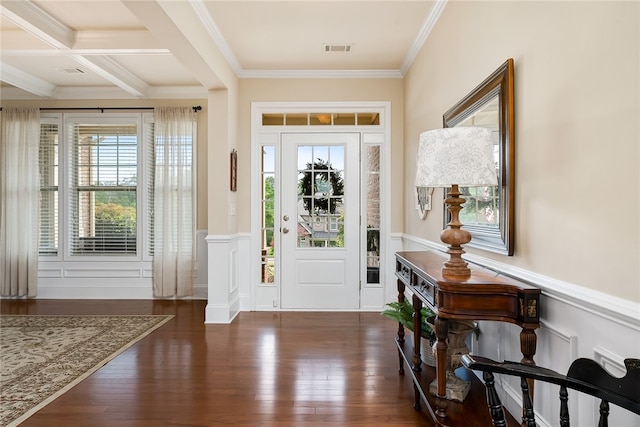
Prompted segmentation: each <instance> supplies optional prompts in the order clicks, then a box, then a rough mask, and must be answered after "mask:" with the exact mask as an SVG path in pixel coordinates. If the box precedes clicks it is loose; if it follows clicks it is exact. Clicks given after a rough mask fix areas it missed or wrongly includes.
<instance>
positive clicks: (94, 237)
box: [68, 123, 138, 255]
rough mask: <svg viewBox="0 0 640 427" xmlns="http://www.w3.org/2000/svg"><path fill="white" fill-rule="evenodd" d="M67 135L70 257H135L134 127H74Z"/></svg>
mask: <svg viewBox="0 0 640 427" xmlns="http://www.w3.org/2000/svg"><path fill="white" fill-rule="evenodd" d="M68 132H69V140H70V144H69V147H70V153H69V162H70V166H71V168H70V170H71V171H70V174H71V175H70V178H69V183H70V188H69V195H68V197H69V207H70V253H71V254H72V255H135V254H136V253H137V222H138V221H137V215H138V206H137V205H138V196H137V191H138V130H137V125H136V124H135V123H134V124H131V123H124V124H117V123H116V124H111V123H98V124H85V123H73V124H71V125H70V127H69V128H68Z"/></svg>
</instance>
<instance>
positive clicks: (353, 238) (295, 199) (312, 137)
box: [277, 133, 360, 310]
mask: <svg viewBox="0 0 640 427" xmlns="http://www.w3.org/2000/svg"><path fill="white" fill-rule="evenodd" d="M281 149H282V151H281V156H282V157H281V160H282V163H281V165H282V168H281V178H282V180H281V183H282V185H281V189H282V197H281V209H280V215H281V218H280V220H279V224H280V226H279V230H277V231H279V232H280V238H281V252H282V253H281V254H279V256H280V271H281V296H280V298H281V306H282V308H285V309H305V310H314V309H357V308H359V301H360V277H359V272H360V266H359V260H360V256H359V248H360V245H359V223H360V205H359V192H360V180H359V176H360V175H359V164H360V159H359V157H360V134H359V133H317V134H311V133H309V134H303V133H288V134H287V133H283V134H282V145H281Z"/></svg>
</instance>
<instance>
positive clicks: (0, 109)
mask: <svg viewBox="0 0 640 427" xmlns="http://www.w3.org/2000/svg"><path fill="white" fill-rule="evenodd" d="M154 108H155V107H77V108H73V107H67V108H65V107H51V108H40V111H42V110H46V111H56V110H100V112H101V113H104V110H153V109H154ZM191 108H193V112H194V113H196V112H198V111H200V110H202V107H201V106H200V105H196V106H193V107H191ZM0 111H2V107H0Z"/></svg>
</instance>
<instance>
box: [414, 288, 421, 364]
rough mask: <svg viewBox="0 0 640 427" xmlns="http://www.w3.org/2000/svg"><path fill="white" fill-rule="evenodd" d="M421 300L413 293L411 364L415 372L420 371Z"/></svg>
mask: <svg viewBox="0 0 640 427" xmlns="http://www.w3.org/2000/svg"><path fill="white" fill-rule="evenodd" d="M421 312H422V300H421V299H420V298H418V296H417V295H415V294H414V295H413V366H412V369H413V370H414V371H416V372H420V371H422V366H420V365H421V364H422V357H421V355H420V335H421V333H422V323H421V321H422V319H421Z"/></svg>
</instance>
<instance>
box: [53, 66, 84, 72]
mask: <svg viewBox="0 0 640 427" xmlns="http://www.w3.org/2000/svg"><path fill="white" fill-rule="evenodd" d="M56 70H58V71H60V72H61V73H67V74H84V71H83V70H81V69H80V68H73V67H70V68H56Z"/></svg>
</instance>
